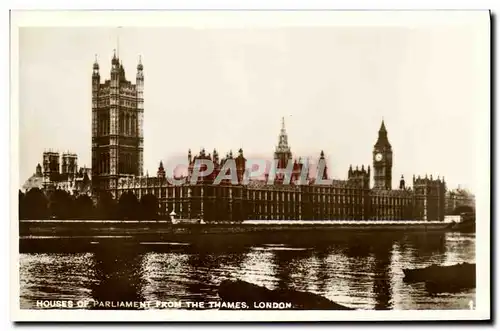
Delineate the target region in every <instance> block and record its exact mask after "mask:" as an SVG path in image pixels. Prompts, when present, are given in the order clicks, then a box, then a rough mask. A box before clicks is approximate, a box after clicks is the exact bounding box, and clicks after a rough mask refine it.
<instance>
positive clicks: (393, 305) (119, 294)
mask: <svg viewBox="0 0 500 331" xmlns="http://www.w3.org/2000/svg"><path fill="white" fill-rule="evenodd" d="M11 24H12V25H11V34H12V35H11V92H12V93H11V105H12V107H11V119H12V123H11V127H12V136H11V140H12V158H11V164H12V173H11V178H12V188H11V189H12V192H11V194H12V197H13V198H12V217H11V230H12V234H11V247H12V260H11V276H12V277H11V279H12V284H11V302H12V305H11V309H12V312H11V313H12V314H11V315H12V319H13V320H15V321H345V320H348V321H366V320H373V321H377V320H378V321H391V320H407V321H408V320H485V319H486V320H487V319H490V309H491V307H490V305H491V303H490V268H491V266H490V264H489V261H490V248H491V246H490V168H489V165H490V106H491V105H490V47H491V46H490V13H489V12H488V11H359V12H357V11H248V12H246V11H124V12H120V11H109V12H108V11H96V12H92V11H81V12H79V11H73V12H64V11H44V12H37V11H13V12H12V13H11Z"/></svg>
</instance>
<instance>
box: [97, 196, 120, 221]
mask: <svg viewBox="0 0 500 331" xmlns="http://www.w3.org/2000/svg"><path fill="white" fill-rule="evenodd" d="M96 214H97V215H96V216H97V217H98V218H99V219H114V218H115V217H116V202H115V199H113V196H112V195H111V193H109V192H102V193H100V194H99V198H98V200H97V208H96Z"/></svg>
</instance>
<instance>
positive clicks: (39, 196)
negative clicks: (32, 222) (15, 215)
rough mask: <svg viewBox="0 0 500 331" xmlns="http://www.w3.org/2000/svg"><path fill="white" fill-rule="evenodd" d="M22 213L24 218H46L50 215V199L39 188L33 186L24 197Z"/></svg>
mask: <svg viewBox="0 0 500 331" xmlns="http://www.w3.org/2000/svg"><path fill="white" fill-rule="evenodd" d="M22 201H23V203H22V205H21V204H20V207H21V208H22V210H21V212H20V214H22V216H23V218H24V219H46V218H47V217H48V208H47V204H48V200H47V197H46V196H45V194H43V192H42V191H41V190H40V189H39V188H36V187H35V188H32V189H31V190H29V191H28V192H26V195H25V196H24V198H23V200H22Z"/></svg>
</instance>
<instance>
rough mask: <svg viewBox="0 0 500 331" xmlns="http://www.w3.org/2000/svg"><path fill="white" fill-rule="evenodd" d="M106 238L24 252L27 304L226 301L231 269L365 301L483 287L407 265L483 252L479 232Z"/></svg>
mask: <svg viewBox="0 0 500 331" xmlns="http://www.w3.org/2000/svg"><path fill="white" fill-rule="evenodd" d="M312 241H313V243H311V242H308V243H304V244H301V245H297V244H296V243H294V244H286V243H279V242H278V243H277V242H276V241H274V242H271V241H270V242H269V243H259V244H251V245H247V244H241V245H238V243H237V242H236V243H231V244H230V245H229V244H227V245H226V244H224V247H223V248H221V247H220V245H219V246H213V245H200V244H196V245H194V244H193V245H191V244H189V243H161V242H157V243H143V244H141V245H140V248H137V247H136V246H134V247H130V246H120V245H119V244H118V245H117V244H114V245H112V246H109V245H108V246H106V245H99V244H98V243H97V242H96V245H94V246H93V247H95V249H91V250H89V251H88V252H81V253H44V254H39V253H37V254H33V253H29V254H21V256H20V280H21V288H20V294H21V298H20V299H21V308H36V301H37V300H83V299H94V300H98V301H104V300H110V301H113V300H116V301H128V300H132V301H155V300H159V301H168V300H193V301H216V300H220V299H219V298H218V295H217V287H218V285H219V283H220V282H221V281H222V280H224V279H242V280H245V281H248V282H251V283H254V284H257V285H262V286H266V287H268V288H271V289H276V288H290V289H296V290H301V291H310V292H314V293H317V294H320V295H323V296H325V297H327V298H328V299H331V300H333V301H335V302H337V303H340V304H343V305H345V306H349V307H353V308H358V309H468V303H469V301H470V300H474V298H475V291H474V290H467V291H464V292H461V293H454V294H439V295H432V294H430V293H428V292H427V290H426V289H425V285H424V284H423V283H414V284H408V283H405V282H403V276H404V275H403V271H402V270H403V268H415V267H424V266H427V265H430V264H433V263H435V264H440V265H449V264H455V263H460V262H475V235H474V234H465V233H445V234H430V233H427V234H425V233H422V234H391V235H380V234H367V233H365V234H349V235H336V236H332V238H331V240H329V241H328V242H321V243H320V244H316V243H314V240H312Z"/></svg>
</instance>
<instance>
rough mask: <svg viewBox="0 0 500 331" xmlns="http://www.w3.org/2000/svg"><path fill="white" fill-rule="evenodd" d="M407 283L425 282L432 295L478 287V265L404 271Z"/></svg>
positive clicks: (434, 266) (466, 264)
mask: <svg viewBox="0 0 500 331" xmlns="http://www.w3.org/2000/svg"><path fill="white" fill-rule="evenodd" d="M403 271H404V273H405V278H404V280H405V281H406V282H413V283H414V282H425V285H426V289H427V290H428V291H429V292H432V293H441V292H457V291H461V290H464V289H469V288H474V287H476V264H475V263H460V264H455V265H450V266H437V265H434V264H433V265H431V266H429V267H426V268H418V269H404V270H403Z"/></svg>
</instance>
